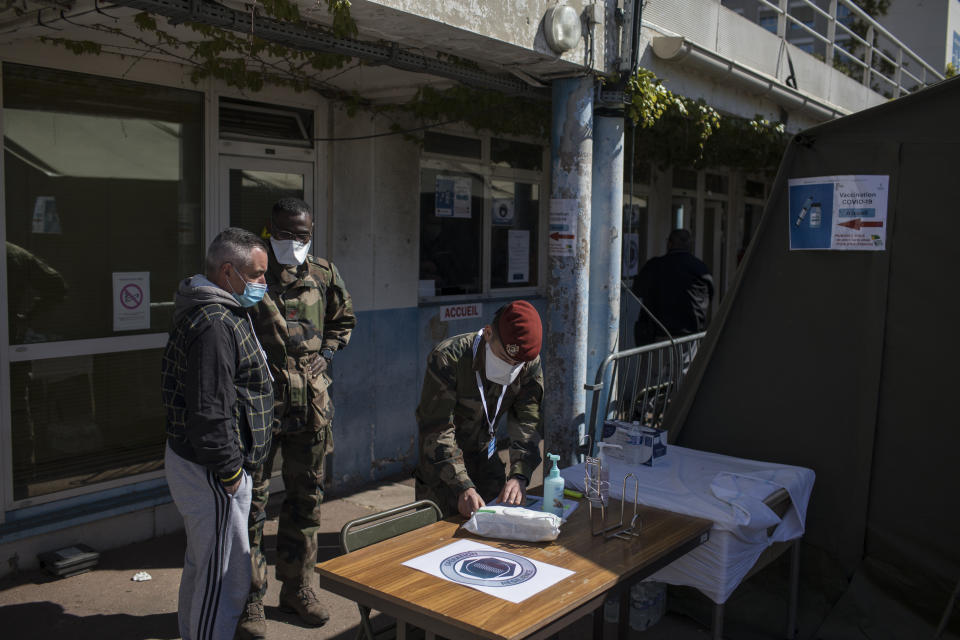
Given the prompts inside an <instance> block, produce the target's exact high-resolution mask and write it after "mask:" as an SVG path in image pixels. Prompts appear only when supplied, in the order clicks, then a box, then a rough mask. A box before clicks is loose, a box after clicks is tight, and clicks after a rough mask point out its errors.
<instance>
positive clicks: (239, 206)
mask: <svg viewBox="0 0 960 640" xmlns="http://www.w3.org/2000/svg"><path fill="white" fill-rule="evenodd" d="M280 198H299V199H300V200H303V174H300V173H280V172H277V171H250V170H247V169H231V170H230V226H231V227H240V228H241V229H246V230H248V231H252V232H253V233H256V234H257V235H261V234H262V233H263V232H265V231H266V224H267V219H268V218H269V217H270V211H271V210H272V209H273V205H274V203H275V202H276V201H277V200H279V199H280Z"/></svg>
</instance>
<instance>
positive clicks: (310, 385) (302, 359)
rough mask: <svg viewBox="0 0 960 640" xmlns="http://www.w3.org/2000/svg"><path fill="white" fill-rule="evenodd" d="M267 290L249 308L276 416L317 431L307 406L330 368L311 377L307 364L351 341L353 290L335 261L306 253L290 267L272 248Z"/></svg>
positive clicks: (354, 320)
mask: <svg viewBox="0 0 960 640" xmlns="http://www.w3.org/2000/svg"><path fill="white" fill-rule="evenodd" d="M267 253H268V255H269V265H268V267H267V273H266V280H267V293H266V295H264V297H263V300H262V301H260V302H259V303H258V304H257V305H256V306H255V307H253V308H252V309H251V310H250V316H251V318H252V320H253V326H254V329H255V330H256V332H257V337H258V338H260V343H261V344H262V345H263V349H264V351H266V353H267V360H269V362H270V372H271V373H272V374H273V379H274V391H275V400H274V407H275V415H276V416H277V417H278V418H284V421H285V422H287V423H288V424H290V425H292V423H296V422H298V421H300V420H302V421H303V423H304V424H303V425H302V426H307V427H311V428H314V429H319V428H321V427H322V426H324V425H319V424H307V423H308V422H309V421H311V420H312V421H316V420H317V419H319V418H318V416H317V414H316V412H311V411H308V410H307V408H308V406H309V404H310V403H311V402H312V401H314V400H315V399H316V398H317V397H318V396H319V395H320V394H322V393H324V392H325V391H326V389H327V387H328V386H329V385H330V375H329V371H325V372H324V373H322V374H320V375H319V376H316V377H313V376H311V375H309V366H308V362H309V361H310V360H311V359H312V358H313V355H314V354H316V353H318V352H319V351H320V349H322V348H324V347H329V348H330V349H333V351H335V352H336V351H337V350H339V349H342V348H343V347H344V346H346V344H347V342H349V341H350V334H351V332H352V331H353V328H354V327H355V326H356V324H357V318H356V316H355V315H354V314H353V303H352V302H351V300H350V294H349V293H347V288H346V286H345V285H344V283H343V279H341V278H340V273H339V272H338V271H337V268H336V267H335V266H333V263H331V262H328V261H327V260H324V259H322V258H315V257H313V256H307V259H306V261H304V263H303V264H301V265H299V266H297V267H292V266H284V265H281V264H280V263H279V262H277V259H276V256H274V255H273V249H272V248H269V247H268V252H267Z"/></svg>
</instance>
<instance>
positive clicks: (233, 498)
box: [164, 446, 253, 640]
mask: <svg viewBox="0 0 960 640" xmlns="http://www.w3.org/2000/svg"><path fill="white" fill-rule="evenodd" d="M164 465H165V468H166V475H167V485H168V486H169V487H170V494H171V495H172V496H173V501H174V503H175V504H176V505H177V510H178V511H179V512H180V515H181V516H183V525H184V528H185V529H186V533H187V552H186V554H185V555H184V558H183V575H182V576H181V578H180V601H179V607H178V620H179V623H180V635H181V636H182V637H183V640H231V639H232V638H233V636H234V633H235V632H236V630H237V620H239V618H240V614H241V613H242V611H243V607H244V605H245V603H246V601H247V593H248V592H249V591H250V541H249V538H248V534H247V516H248V515H249V513H250V495H251V494H250V492H251V489H252V488H253V482H252V480H251V479H250V476H249V475H248V474H247V473H246V472H243V479H242V480H241V482H240V488H239V489H237V492H236V493H235V494H234V495H230V494H228V493H227V492H226V491H225V490H224V489H223V486H222V485H221V483H220V480H219V479H217V477H216V476H215V475H214V474H213V473H212V472H210V471H208V470H207V468H206V467H204V466H202V465H199V464H196V463H194V462H190V461H189V460H186V459H184V458H182V457H180V456H179V455H177V454H176V453H174V452H173V451H172V450H171V449H170V447H169V446H168V447H167V452H166V456H165V457H164Z"/></svg>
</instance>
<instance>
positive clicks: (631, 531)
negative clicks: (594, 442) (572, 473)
mask: <svg viewBox="0 0 960 640" xmlns="http://www.w3.org/2000/svg"><path fill="white" fill-rule="evenodd" d="M602 468H603V465H602V463H601V461H600V458H594V457H591V456H587V457H586V459H585V465H584V474H585V477H584V487H585V488H586V493H587V504H588V505H589V510H590V533H591V534H593V535H595V536H599V535H602V536H603V537H604V539H605V540H609V539H610V538H619V539H621V540H630V539H631V538H636V537H639V536H640V527H641V524H642V523H641V521H640V514H639V512H638V505H639V501H640V479H639V478H638V477H637V476H635V475H634V474H632V473H628V474H627V475H625V476H624V477H623V491H622V493H621V496H622V498H621V500H620V521H619V522H617V523H616V524H614V525H610V526H607V506H606V505H605V504H603V500H601V499H600V496H601V495H602V493H601V489H602V488H601V486H600V485H601V482H602V480H600V477H601V476H600V471H601V470H602ZM629 478H633V517H632V518H631V519H630V524H628V525H624V523H623V518H624V509H625V507H624V505H625V504H626V496H627V480H628V479H629ZM594 507H597V508H598V510H599V512H600V528H599V530H598V529H597V525H596V518H595V517H594V515H593V512H594Z"/></svg>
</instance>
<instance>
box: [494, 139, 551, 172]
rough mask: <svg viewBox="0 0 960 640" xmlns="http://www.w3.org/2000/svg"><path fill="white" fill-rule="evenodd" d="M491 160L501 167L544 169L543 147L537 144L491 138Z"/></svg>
mask: <svg viewBox="0 0 960 640" xmlns="http://www.w3.org/2000/svg"><path fill="white" fill-rule="evenodd" d="M490 160H491V161H492V162H493V164H495V165H497V166H500V167H509V168H511V169H529V170H531V171H540V170H541V169H543V147H541V146H539V145H536V144H527V143H525V142H516V141H514V140H504V139H502V138H492V139H491V140H490Z"/></svg>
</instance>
